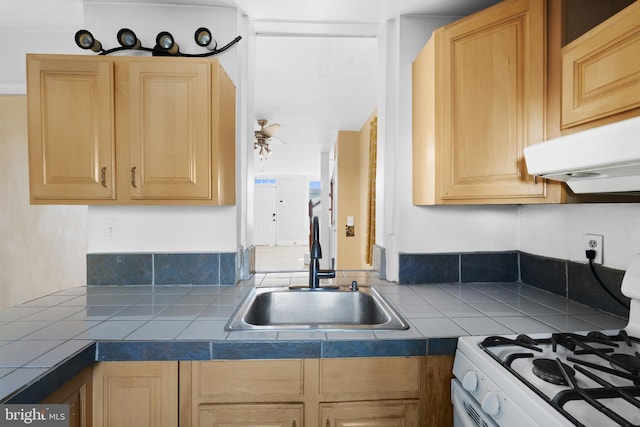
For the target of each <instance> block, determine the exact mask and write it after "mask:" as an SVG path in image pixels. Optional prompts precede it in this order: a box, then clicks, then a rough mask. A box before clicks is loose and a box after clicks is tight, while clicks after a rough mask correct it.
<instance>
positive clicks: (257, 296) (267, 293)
mask: <svg viewBox="0 0 640 427" xmlns="http://www.w3.org/2000/svg"><path fill="white" fill-rule="evenodd" d="M408 328H409V325H408V324H407V322H406V321H405V320H404V319H403V318H402V316H400V314H399V313H398V312H397V311H396V309H395V308H394V307H393V306H392V305H391V304H390V303H388V302H387V301H386V300H385V299H384V298H383V297H382V295H380V293H378V291H376V290H375V289H374V288H371V287H365V286H361V287H360V288H358V290H356V291H352V290H349V289H348V288H345V289H338V290H335V289H333V290H326V289H322V290H310V289H306V288H302V289H289V288H286V287H273V288H253V289H252V290H251V291H249V293H248V294H247V296H246V297H245V298H244V300H243V301H242V302H241V303H240V305H239V306H238V308H237V309H236V311H235V312H234V314H233V315H232V316H231V318H230V319H229V321H228V322H227V324H226V326H225V329H226V330H228V331H242V330H306V329H310V330H323V329H326V330H354V329H355V330H389V329H395V330H402V329H408Z"/></svg>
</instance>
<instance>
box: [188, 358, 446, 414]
mask: <svg viewBox="0 0 640 427" xmlns="http://www.w3.org/2000/svg"><path fill="white" fill-rule="evenodd" d="M426 359H427V358H425V357H372V358H360V357H355V358H331V359H283V360H236V361H196V362H180V387H179V389H180V425H181V426H223V425H230V424H233V425H243V426H245V425H246V426H253V425H262V426H264V425H269V426H272V425H273V426H289V427H299V426H303V425H306V426H320V427H339V426H354V425H359V426H372V427H373V426H396V425H397V426H406V427H410V426H414V427H417V426H425V425H426V423H425V421H424V419H425V412H426V407H427V406H426V405H427V404H426V401H425V397H426V396H427V394H428V390H427V385H426V372H427V371H426ZM447 393H448V391H447ZM444 425H446V424H444ZM442 426H443V425H439V426H438V427H442Z"/></svg>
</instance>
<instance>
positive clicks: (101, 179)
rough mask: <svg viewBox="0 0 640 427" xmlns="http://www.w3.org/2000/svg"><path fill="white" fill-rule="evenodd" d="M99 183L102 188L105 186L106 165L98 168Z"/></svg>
mask: <svg viewBox="0 0 640 427" xmlns="http://www.w3.org/2000/svg"><path fill="white" fill-rule="evenodd" d="M100 184H102V186H103V187H104V188H107V167H106V166H104V167H103V168H102V169H101V170H100Z"/></svg>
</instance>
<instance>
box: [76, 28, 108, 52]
mask: <svg viewBox="0 0 640 427" xmlns="http://www.w3.org/2000/svg"><path fill="white" fill-rule="evenodd" d="M75 39H76V44H77V45H78V47H79V48H81V49H91V50H92V51H94V52H100V51H101V50H102V43H100V42H99V41H98V40H96V39H95V38H94V37H93V34H91V33H90V32H89V31H87V30H79V31H78V32H77V33H76V37H75Z"/></svg>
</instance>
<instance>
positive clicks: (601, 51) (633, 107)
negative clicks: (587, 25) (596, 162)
mask: <svg viewBox="0 0 640 427" xmlns="http://www.w3.org/2000/svg"><path fill="white" fill-rule="evenodd" d="M604 3H608V2H604ZM638 52H640V2H635V3H633V4H631V5H630V6H628V7H626V8H625V9H623V10H622V11H620V12H618V13H617V14H615V15H614V16H612V17H611V18H609V19H607V20H606V21H604V22H602V23H601V24H599V25H597V26H596V27H594V28H593V29H591V30H590V31H588V32H586V33H585V34H583V35H582V36H580V37H578V38H577V39H576V40H574V41H572V42H571V43H569V44H567V45H566V46H564V47H563V48H562V129H563V131H566V130H572V128H574V127H576V126H580V125H582V126H580V127H579V128H578V129H575V130H580V129H584V128H587V127H593V126H597V125H600V124H603V123H607V122H611V121H615V120H621V119H624V118H628V117H631V116H636V115H638V114H640V55H638Z"/></svg>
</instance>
